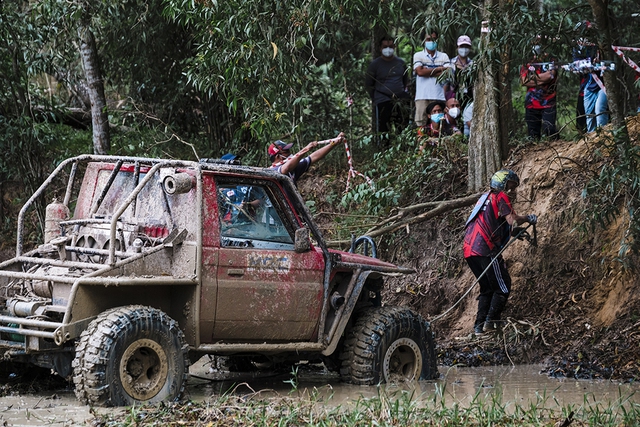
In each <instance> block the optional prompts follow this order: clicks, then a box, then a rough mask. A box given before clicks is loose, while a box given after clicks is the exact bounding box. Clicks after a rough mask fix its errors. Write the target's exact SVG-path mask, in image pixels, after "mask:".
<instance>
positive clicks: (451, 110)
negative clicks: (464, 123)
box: [449, 107, 460, 119]
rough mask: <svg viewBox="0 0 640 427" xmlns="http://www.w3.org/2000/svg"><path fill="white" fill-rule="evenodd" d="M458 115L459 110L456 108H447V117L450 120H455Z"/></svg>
mask: <svg viewBox="0 0 640 427" xmlns="http://www.w3.org/2000/svg"><path fill="white" fill-rule="evenodd" d="M459 115H460V109H459V108H458V107H453V108H449V116H450V117H451V118H452V119H455V118H457V117H458V116H459Z"/></svg>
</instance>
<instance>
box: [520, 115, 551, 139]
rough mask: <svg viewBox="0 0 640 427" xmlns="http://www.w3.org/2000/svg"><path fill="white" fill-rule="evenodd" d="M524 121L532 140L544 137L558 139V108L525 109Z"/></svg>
mask: <svg viewBox="0 0 640 427" xmlns="http://www.w3.org/2000/svg"><path fill="white" fill-rule="evenodd" d="M524 120H525V121H526V122H527V130H528V134H529V137H530V138H533V139H540V137H541V136H542V135H544V136H550V137H556V136H557V135H556V107H549V108H540V109H536V108H525V113H524Z"/></svg>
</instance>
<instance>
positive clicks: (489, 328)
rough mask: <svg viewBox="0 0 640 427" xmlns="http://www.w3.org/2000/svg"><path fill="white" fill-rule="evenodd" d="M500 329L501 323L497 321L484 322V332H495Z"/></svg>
mask: <svg viewBox="0 0 640 427" xmlns="http://www.w3.org/2000/svg"><path fill="white" fill-rule="evenodd" d="M501 329H502V325H501V324H500V322H499V321H491V322H484V331H485V332H497V331H500V330H501Z"/></svg>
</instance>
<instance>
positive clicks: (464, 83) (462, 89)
mask: <svg viewBox="0 0 640 427" xmlns="http://www.w3.org/2000/svg"><path fill="white" fill-rule="evenodd" d="M457 45H458V55H457V56H455V57H454V58H453V59H452V60H451V70H452V72H453V73H452V74H453V76H452V78H451V80H449V81H447V82H446V83H445V86H444V90H445V98H446V99H449V98H457V99H458V100H459V101H460V102H461V104H462V106H463V107H465V106H466V104H467V103H468V101H469V98H470V97H471V92H472V91H473V86H472V84H471V75H470V73H469V71H470V70H471V68H470V65H471V64H473V60H472V59H471V58H469V55H470V54H471V38H469V36H460V37H458V42H457Z"/></svg>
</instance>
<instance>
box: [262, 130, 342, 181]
mask: <svg viewBox="0 0 640 427" xmlns="http://www.w3.org/2000/svg"><path fill="white" fill-rule="evenodd" d="M344 139H345V136H344V133H343V132H340V134H339V135H338V137H337V138H335V139H334V140H332V141H331V142H330V143H329V144H327V145H325V146H324V147H322V148H320V149H318V150H316V151H314V152H313V153H311V154H309V155H308V156H306V157H304V158H303V156H304V155H305V154H307V153H308V152H309V151H311V150H312V149H314V148H317V147H318V141H312V142H310V143H309V144H307V146H306V147H304V148H303V149H302V150H300V151H298V152H297V153H296V154H294V155H291V147H293V143H289V144H287V143H286V142H284V141H281V140H277V141H275V142H274V143H273V144H271V145H269V148H268V150H267V151H268V154H269V160H271V169H274V170H277V171H278V172H280V173H282V174H285V175H288V176H289V177H290V178H291V179H292V180H293V182H294V183H297V182H298V180H299V179H300V177H301V176H302V175H303V174H304V173H305V172H306V171H308V170H309V167H311V164H312V163H315V162H318V161H320V160H322V159H323V158H324V157H325V156H326V155H327V154H329V152H331V150H333V149H334V148H335V147H336V146H337V145H338V143H339V142H342V141H344Z"/></svg>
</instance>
